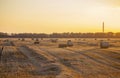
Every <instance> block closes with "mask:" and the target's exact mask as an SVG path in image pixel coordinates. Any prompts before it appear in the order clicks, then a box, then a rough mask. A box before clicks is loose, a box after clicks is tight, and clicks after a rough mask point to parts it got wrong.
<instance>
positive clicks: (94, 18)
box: [0, 0, 120, 33]
mask: <svg viewBox="0 0 120 78" xmlns="http://www.w3.org/2000/svg"><path fill="white" fill-rule="evenodd" d="M103 21H104V22H105V31H106V32H110V31H111V32H119V31H120V0H0V32H8V33H22V32H28V33H41V32H42V33H52V32H60V33H61V32H101V31H102V29H101V28H102V22H103Z"/></svg>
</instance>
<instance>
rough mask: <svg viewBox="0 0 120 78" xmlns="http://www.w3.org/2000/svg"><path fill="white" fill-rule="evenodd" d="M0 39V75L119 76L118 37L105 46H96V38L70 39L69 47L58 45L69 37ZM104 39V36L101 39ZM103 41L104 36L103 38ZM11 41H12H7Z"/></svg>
mask: <svg viewBox="0 0 120 78" xmlns="http://www.w3.org/2000/svg"><path fill="white" fill-rule="evenodd" d="M4 40H6V39H2V40H1V41H0V45H1V46H2V45H4V51H3V54H2V61H1V64H0V78H119V77H120V49H119V43H120V42H118V40H115V39H110V40H109V41H108V42H109V43H110V44H112V46H110V48H109V49H100V47H99V42H100V39H98V38H97V39H85V40H84V39H70V40H72V41H73V44H74V46H73V47H67V48H58V45H59V44H64V43H66V42H67V40H69V39H59V41H58V42H57V43H51V41H50V39H44V40H42V41H40V44H38V45H35V44H34V41H33V40H31V39H25V41H20V40H18V39H9V41H10V42H9V41H8V42H4ZM104 40H105V39H104ZM106 40H107V39H106ZM11 42H12V43H11Z"/></svg>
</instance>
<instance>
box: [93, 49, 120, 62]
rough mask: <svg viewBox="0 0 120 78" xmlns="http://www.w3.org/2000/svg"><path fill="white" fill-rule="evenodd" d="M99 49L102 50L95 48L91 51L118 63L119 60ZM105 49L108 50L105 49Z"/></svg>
mask: <svg viewBox="0 0 120 78" xmlns="http://www.w3.org/2000/svg"><path fill="white" fill-rule="evenodd" d="M101 51H103V50H97V52H93V53H96V54H99V55H101V56H102V57H104V58H105V59H109V60H111V61H114V62H116V63H120V60H118V59H115V58H112V57H110V56H108V55H106V54H104V53H101ZM105 51H106V52H108V51H107V50H105ZM111 52H114V51H111Z"/></svg>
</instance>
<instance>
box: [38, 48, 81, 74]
mask: <svg viewBox="0 0 120 78" xmlns="http://www.w3.org/2000/svg"><path fill="white" fill-rule="evenodd" d="M39 49H40V50H42V51H45V52H47V53H48V54H50V55H52V56H53V57H55V58H56V59H57V61H58V62H59V63H61V64H62V65H64V66H66V67H68V68H70V69H72V70H74V71H76V72H79V73H81V74H82V73H83V71H81V70H79V69H77V68H75V67H74V66H72V65H71V66H67V65H66V64H64V63H62V62H61V58H60V57H59V56H58V55H55V54H53V53H51V52H50V51H48V50H46V49H44V48H39Z"/></svg>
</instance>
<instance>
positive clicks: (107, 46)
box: [100, 41, 110, 48]
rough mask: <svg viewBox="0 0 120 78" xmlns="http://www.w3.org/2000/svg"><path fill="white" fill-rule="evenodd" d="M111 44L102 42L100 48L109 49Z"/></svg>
mask: <svg viewBox="0 0 120 78" xmlns="http://www.w3.org/2000/svg"><path fill="white" fill-rule="evenodd" d="M109 46H110V45H109V42H105V41H101V42H100V48H109Z"/></svg>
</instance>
